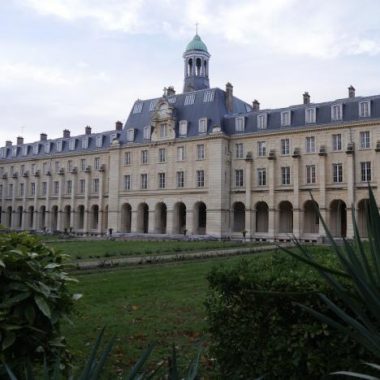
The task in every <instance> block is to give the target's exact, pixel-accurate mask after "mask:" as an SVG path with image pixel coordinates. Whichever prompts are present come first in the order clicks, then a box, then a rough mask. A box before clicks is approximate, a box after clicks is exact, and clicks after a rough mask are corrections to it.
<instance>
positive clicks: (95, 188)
mask: <svg viewBox="0 0 380 380" xmlns="http://www.w3.org/2000/svg"><path fill="white" fill-rule="evenodd" d="M92 190H93V192H94V193H99V178H94V179H93V184H92Z"/></svg>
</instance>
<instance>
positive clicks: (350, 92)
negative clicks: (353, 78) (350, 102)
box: [348, 85, 355, 98]
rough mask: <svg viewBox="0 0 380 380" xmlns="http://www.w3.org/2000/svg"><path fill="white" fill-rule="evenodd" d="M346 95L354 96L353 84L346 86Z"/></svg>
mask: <svg viewBox="0 0 380 380" xmlns="http://www.w3.org/2000/svg"><path fill="white" fill-rule="evenodd" d="M348 97H349V98H355V88H354V86H353V85H351V86H350V87H348Z"/></svg>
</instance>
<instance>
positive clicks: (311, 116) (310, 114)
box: [305, 108, 316, 124]
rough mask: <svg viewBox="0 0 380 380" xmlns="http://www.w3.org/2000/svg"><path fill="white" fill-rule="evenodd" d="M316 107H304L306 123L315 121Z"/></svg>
mask: <svg viewBox="0 0 380 380" xmlns="http://www.w3.org/2000/svg"><path fill="white" fill-rule="evenodd" d="M315 116H316V109H315V108H306V110H305V121H306V124H312V123H315V121H316V117H315Z"/></svg>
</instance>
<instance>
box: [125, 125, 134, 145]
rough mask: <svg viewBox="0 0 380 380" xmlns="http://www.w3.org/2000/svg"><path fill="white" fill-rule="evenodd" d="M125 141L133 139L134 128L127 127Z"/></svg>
mask: <svg viewBox="0 0 380 380" xmlns="http://www.w3.org/2000/svg"><path fill="white" fill-rule="evenodd" d="M127 141H128V142H133V141H135V130H134V128H130V129H128V131H127Z"/></svg>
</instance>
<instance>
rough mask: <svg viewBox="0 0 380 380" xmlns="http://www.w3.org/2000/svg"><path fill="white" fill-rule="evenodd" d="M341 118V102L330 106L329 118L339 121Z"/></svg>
mask: <svg viewBox="0 0 380 380" xmlns="http://www.w3.org/2000/svg"><path fill="white" fill-rule="evenodd" d="M342 119H343V106H342V104H334V105H332V106H331V120H332V121H339V120H342Z"/></svg>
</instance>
